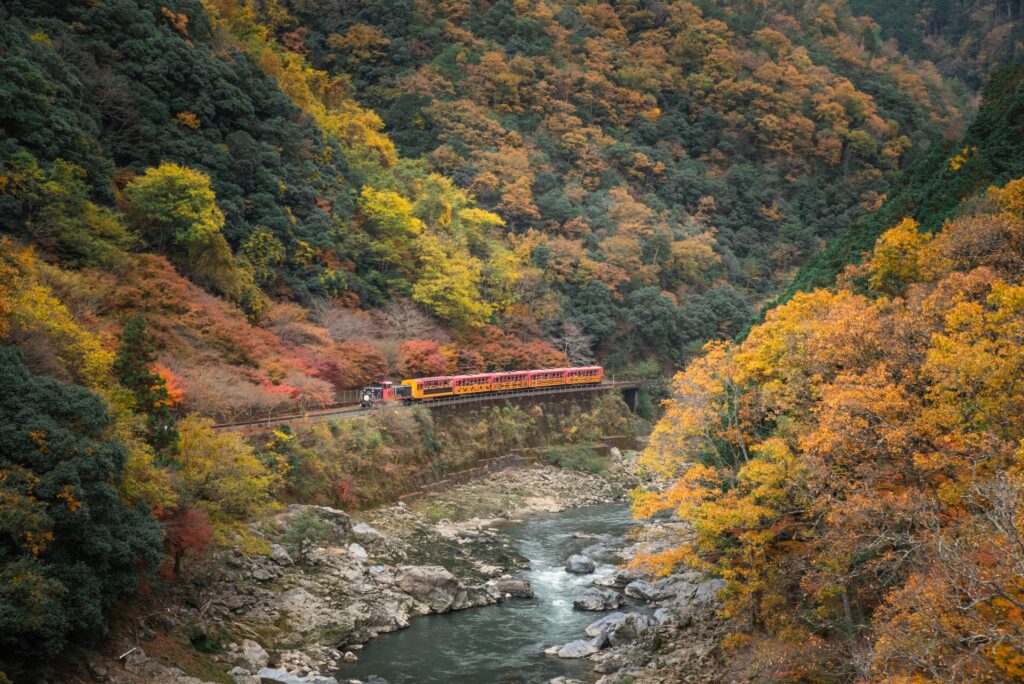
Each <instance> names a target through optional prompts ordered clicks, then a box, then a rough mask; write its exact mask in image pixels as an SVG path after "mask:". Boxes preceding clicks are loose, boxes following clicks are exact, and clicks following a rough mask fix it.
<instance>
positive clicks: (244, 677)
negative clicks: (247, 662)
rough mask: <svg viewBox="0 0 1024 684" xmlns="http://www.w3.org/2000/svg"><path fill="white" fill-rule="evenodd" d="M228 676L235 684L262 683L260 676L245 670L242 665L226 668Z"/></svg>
mask: <svg viewBox="0 0 1024 684" xmlns="http://www.w3.org/2000/svg"><path fill="white" fill-rule="evenodd" d="M228 677H231V681H233V682H234V683H235V684H262V683H261V682H260V678H259V677H257V676H256V675H254V674H253V673H251V672H249V671H248V670H246V669H245V668H244V667H233V668H231V669H230V670H228Z"/></svg>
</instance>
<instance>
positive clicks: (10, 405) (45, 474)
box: [0, 346, 162, 682]
mask: <svg viewBox="0 0 1024 684" xmlns="http://www.w3.org/2000/svg"><path fill="white" fill-rule="evenodd" d="M0 386H2V387H3V388H4V391H3V392H0V672H3V673H6V675H7V677H8V678H10V679H11V680H12V681H16V682H36V681H40V680H41V679H42V678H43V677H44V676H45V675H46V671H47V670H49V669H50V668H52V666H53V663H54V659H55V658H56V657H57V656H59V655H60V654H61V653H63V652H64V651H65V649H66V648H67V647H68V646H69V645H70V644H90V643H92V642H94V641H95V640H96V639H97V638H99V637H101V636H102V635H103V634H104V633H105V632H106V630H107V621H106V617H105V615H104V611H105V610H106V609H107V608H109V607H110V606H112V605H113V604H114V603H115V602H116V601H117V600H118V599H119V598H120V597H122V596H124V595H126V594H130V593H132V592H134V591H135V590H136V589H137V585H138V582H137V580H138V572H139V570H140V568H141V569H147V568H153V567H155V566H156V564H157V562H158V561H159V560H160V557H161V554H162V551H161V549H162V533H161V531H160V527H159V525H158V524H157V522H156V520H155V519H154V518H153V517H152V516H150V515H149V514H148V513H146V512H145V511H142V510H136V509H129V508H125V507H124V506H123V505H122V504H121V501H120V500H119V498H118V495H117V486H118V483H119V481H120V479H121V475H122V471H123V469H124V465H125V461H126V459H127V452H126V450H125V448H124V446H123V445H122V444H121V443H119V442H117V441H116V440H113V439H111V438H110V437H109V434H110V430H111V423H112V421H111V419H110V416H109V414H108V412H107V408H106V406H105V404H104V403H103V402H102V401H101V400H100V399H99V397H97V396H96V395H95V394H93V393H92V392H90V391H89V390H87V389H85V388H84V387H78V386H73V385H64V384H61V383H59V382H57V381H55V380H53V379H50V378H43V377H38V376H33V375H31V374H30V373H29V370H28V368H27V367H26V366H25V363H24V361H23V360H22V357H21V353H20V352H19V351H17V350H16V349H14V348H13V347H8V346H0ZM0 680H2V678H0Z"/></svg>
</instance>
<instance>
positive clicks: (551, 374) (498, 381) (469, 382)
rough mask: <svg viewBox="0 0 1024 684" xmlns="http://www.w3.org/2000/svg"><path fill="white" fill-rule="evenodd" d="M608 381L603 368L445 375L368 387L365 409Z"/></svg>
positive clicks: (586, 367) (363, 397) (364, 402)
mask: <svg viewBox="0 0 1024 684" xmlns="http://www.w3.org/2000/svg"><path fill="white" fill-rule="evenodd" d="M603 379H604V368H602V367H601V366H583V367H579V368H543V369H539V370H525V371H511V372H502V373H479V374H476V375H443V376H438V377H433V378H413V379H410V380H402V384H401V385H394V386H393V385H392V384H391V383H389V382H386V383H378V384H376V385H371V386H370V387H366V388H364V389H363V391H362V402H361V403H362V404H363V406H373V405H374V404H375V403H377V402H380V401H383V402H387V401H396V400H398V401H405V402H414V401H430V400H432V399H439V398H441V397H452V396H460V395H463V394H485V393H488V392H509V391H516V390H527V389H533V388H537V387H560V386H567V385H592V384H597V383H599V382H601V381H602V380H603Z"/></svg>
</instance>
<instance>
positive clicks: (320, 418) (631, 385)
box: [213, 380, 641, 432]
mask: <svg viewBox="0 0 1024 684" xmlns="http://www.w3.org/2000/svg"><path fill="white" fill-rule="evenodd" d="M640 387H641V383H640V382H639V381H634V380H618V381H614V380H613V381H610V382H607V381H606V382H602V383H600V384H596V385H576V386H569V387H534V388H528V389H518V390H506V391H503V392H488V393H486V394H471V395H466V396H454V397H439V398H437V399H425V400H417V401H416V402H415V403H413V404H410V405H400V404H392V405H385V406H376V407H374V408H362V407H361V406H359V404H344V405H336V406H330V407H325V408H319V409H311V410H309V411H303V412H301V413H291V414H282V415H277V416H267V417H265V418H254V419H251V420H244V421H238V422H234V423H219V424H217V425H214V426H213V429H214V430H217V431H224V432H263V431H266V430H273V429H275V428H277V427H280V426H283V425H289V426H291V425H302V424H308V423H322V422H325V421H328V420H351V419H353V418H359V417H362V416H369V415H373V414H375V413H379V412H380V411H403V410H406V409H409V408H412V407H413V406H427V407H429V408H435V407H443V406H454V405H458V404H471V403H483V402H493V401H500V400H503V399H511V398H523V397H533V396H545V395H547V396H550V395H558V394H582V393H593V392H609V391H620V392H624V393H625V392H629V391H633V392H635V391H637V390H639V389H640Z"/></svg>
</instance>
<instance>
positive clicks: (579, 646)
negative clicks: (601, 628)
mask: <svg viewBox="0 0 1024 684" xmlns="http://www.w3.org/2000/svg"><path fill="white" fill-rule="evenodd" d="M597 651H598V648H597V646H595V645H594V644H592V643H590V642H589V641H586V640H584V639H577V640H576V641H570V642H569V643H567V644H566V645H565V646H562V647H561V648H560V649H558V657H559V658H586V657H587V656H588V655H593V654H595V653H597Z"/></svg>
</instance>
